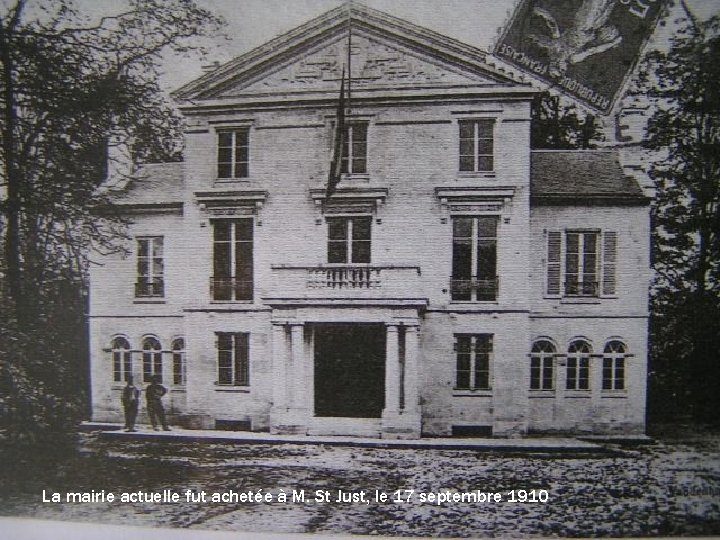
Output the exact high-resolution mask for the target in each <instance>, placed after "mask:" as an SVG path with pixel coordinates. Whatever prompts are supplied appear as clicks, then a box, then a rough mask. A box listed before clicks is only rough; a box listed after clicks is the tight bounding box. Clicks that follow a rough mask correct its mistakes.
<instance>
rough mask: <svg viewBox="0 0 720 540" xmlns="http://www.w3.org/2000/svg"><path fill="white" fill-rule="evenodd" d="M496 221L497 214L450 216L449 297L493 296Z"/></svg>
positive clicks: (495, 259) (494, 284) (494, 288)
mask: <svg viewBox="0 0 720 540" xmlns="http://www.w3.org/2000/svg"><path fill="white" fill-rule="evenodd" d="M497 223H498V218H497V216H477V217H456V218H453V260H452V279H451V284H450V285H451V286H450V297H451V299H452V300H459V301H473V300H477V301H488V300H495V299H497V293H498V279H497Z"/></svg>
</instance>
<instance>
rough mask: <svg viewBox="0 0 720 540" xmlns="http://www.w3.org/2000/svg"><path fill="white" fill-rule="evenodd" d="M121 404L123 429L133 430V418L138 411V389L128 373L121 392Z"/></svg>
mask: <svg viewBox="0 0 720 540" xmlns="http://www.w3.org/2000/svg"><path fill="white" fill-rule="evenodd" d="M121 401H122V406H123V409H124V410H125V431H135V419H136V418H137V413H138V404H139V401H140V390H138V389H137V388H136V387H135V385H134V384H133V376H132V375H128V378H127V381H126V383H125V388H123V392H122V398H121Z"/></svg>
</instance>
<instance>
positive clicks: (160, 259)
mask: <svg viewBox="0 0 720 540" xmlns="http://www.w3.org/2000/svg"><path fill="white" fill-rule="evenodd" d="M141 246H144V247H141ZM135 250H136V281H135V298H164V297H165V240H164V236H161V235H155V236H150V235H143V236H136V237H135ZM156 250H157V251H159V255H157V254H156ZM156 265H158V266H159V268H160V270H159V271H157V268H156ZM143 266H144V267H145V269H146V272H147V273H145V274H143V273H142V271H141V268H142V267H143Z"/></svg>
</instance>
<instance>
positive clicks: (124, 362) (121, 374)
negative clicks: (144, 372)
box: [110, 336, 132, 382]
mask: <svg viewBox="0 0 720 540" xmlns="http://www.w3.org/2000/svg"><path fill="white" fill-rule="evenodd" d="M110 349H111V352H112V365H113V381H115V382H123V381H127V380H128V377H129V376H130V375H132V357H131V356H130V343H128V340H127V339H125V338H124V337H121V336H118V337H116V338H115V339H113V340H112V343H111V344H110Z"/></svg>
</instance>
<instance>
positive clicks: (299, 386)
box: [290, 323, 307, 409]
mask: <svg viewBox="0 0 720 540" xmlns="http://www.w3.org/2000/svg"><path fill="white" fill-rule="evenodd" d="M290 332H291V344H292V369H293V380H292V382H291V385H292V392H291V397H290V407H292V408H294V409H305V408H306V406H307V403H306V402H307V399H306V398H307V396H306V394H307V384H306V381H305V375H306V369H305V326H304V325H303V323H292V324H291V325H290Z"/></svg>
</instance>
